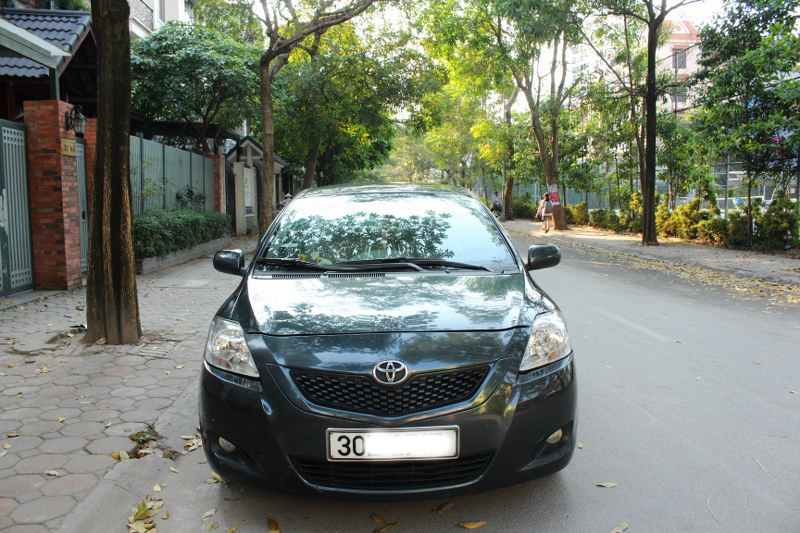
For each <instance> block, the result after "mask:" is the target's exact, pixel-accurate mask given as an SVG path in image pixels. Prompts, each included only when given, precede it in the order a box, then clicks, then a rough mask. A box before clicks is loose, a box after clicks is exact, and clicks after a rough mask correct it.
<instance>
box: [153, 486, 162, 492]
mask: <svg viewBox="0 0 800 533" xmlns="http://www.w3.org/2000/svg"><path fill="white" fill-rule="evenodd" d="M153 490H154V491H156V492H161V485H153Z"/></svg>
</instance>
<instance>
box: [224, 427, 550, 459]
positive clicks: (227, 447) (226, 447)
mask: <svg viewBox="0 0 800 533" xmlns="http://www.w3.org/2000/svg"><path fill="white" fill-rule="evenodd" d="M559 431H561V430H559ZM559 438H560V436H559ZM547 442H550V439H547ZM219 447H220V448H222V449H223V450H225V451H226V452H228V453H231V452H233V451H234V450H236V446H234V445H233V443H232V442H229V441H227V440H225V439H223V438H222V437H220V438H219Z"/></svg>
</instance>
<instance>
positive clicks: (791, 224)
mask: <svg viewBox="0 0 800 533" xmlns="http://www.w3.org/2000/svg"><path fill="white" fill-rule="evenodd" d="M759 213H760V211H759ZM796 244H798V214H797V206H795V205H794V201H792V199H791V198H789V197H788V196H787V195H786V192H785V191H778V193H777V195H776V197H775V200H774V201H773V202H772V204H771V205H770V206H769V207H768V208H767V210H766V212H765V213H763V214H758V215H756V246H757V247H759V248H765V249H775V248H777V249H781V248H783V247H785V246H787V245H796Z"/></svg>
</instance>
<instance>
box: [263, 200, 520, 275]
mask: <svg viewBox="0 0 800 533" xmlns="http://www.w3.org/2000/svg"><path fill="white" fill-rule="evenodd" d="M285 209H286V213H284V215H283V217H282V219H281V222H280V225H279V226H278V228H277V229H276V231H275V233H274V235H273V236H272V238H271V239H270V242H269V244H268V248H267V250H266V252H265V254H264V255H263V256H262V257H265V258H267V259H297V260H300V261H304V262H308V263H315V264H319V265H325V264H333V263H343V262H350V261H376V262H377V261H380V260H386V259H393V258H398V260H403V261H412V260H444V261H443V262H446V263H463V264H465V265H479V266H484V267H488V268H491V269H492V270H495V269H498V268H500V269H512V268H513V269H516V263H515V261H514V258H513V256H512V254H511V251H510V250H509V247H508V245H507V244H506V241H505V239H504V238H503V236H502V235H501V234H500V232H499V231H498V229H497V227H496V225H495V223H494V221H493V220H492V219H491V218H490V217H489V216H488V214H487V213H486V211H485V210H484V209H483V207H482V206H481V204H480V203H479V202H478V201H477V200H476V199H475V198H472V197H469V196H467V195H463V194H452V195H449V196H442V195H440V194H419V193H417V194H403V193H396V192H386V193H356V194H351V195H319V196H310V197H307V198H298V199H296V200H294V201H293V202H291V203H290V204H289V205H288V206H287V207H286V208H285ZM429 266H431V265H429ZM433 266H435V265H433Z"/></svg>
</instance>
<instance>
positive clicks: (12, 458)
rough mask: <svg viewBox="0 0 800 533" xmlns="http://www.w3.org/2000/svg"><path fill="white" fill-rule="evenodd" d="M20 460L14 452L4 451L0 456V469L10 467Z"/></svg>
mask: <svg viewBox="0 0 800 533" xmlns="http://www.w3.org/2000/svg"><path fill="white" fill-rule="evenodd" d="M19 460H20V456H19V455H18V454H16V453H6V454H5V455H4V456H3V457H0V470H5V469H6V468H11V467H12V466H14V465H15V464H17V463H18V462H19Z"/></svg>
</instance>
